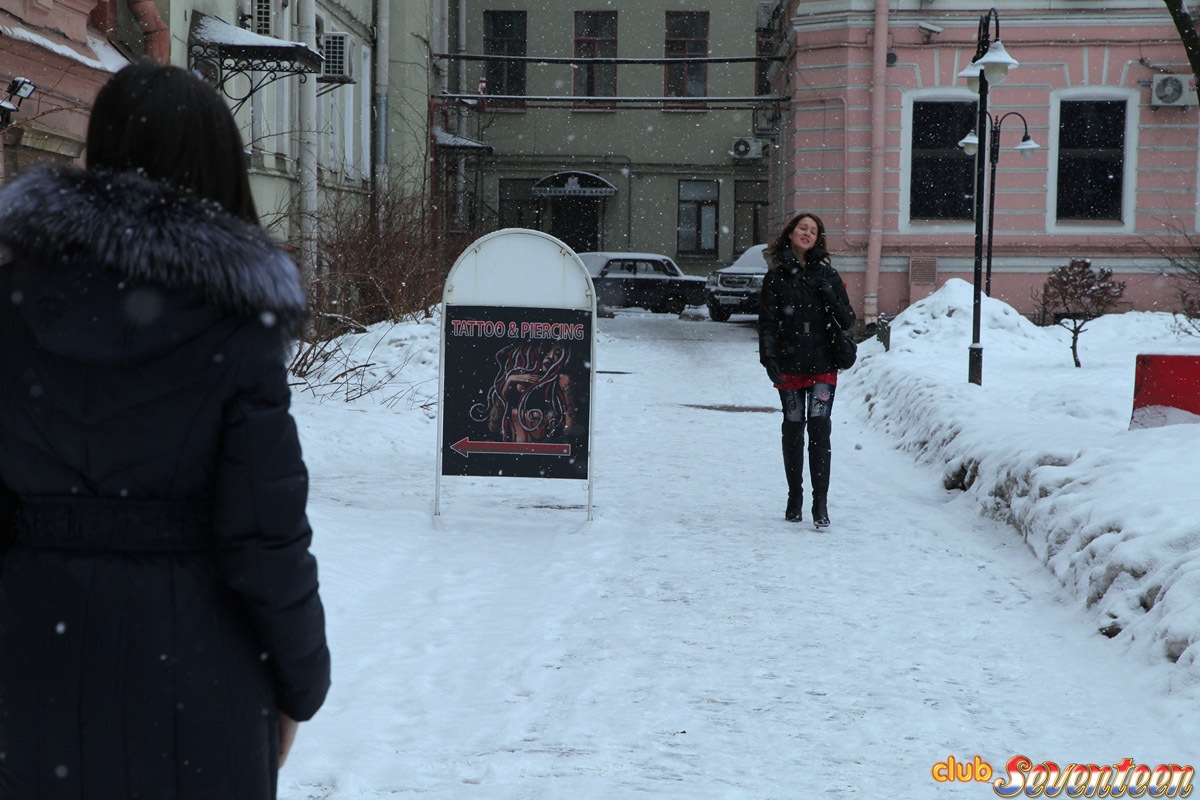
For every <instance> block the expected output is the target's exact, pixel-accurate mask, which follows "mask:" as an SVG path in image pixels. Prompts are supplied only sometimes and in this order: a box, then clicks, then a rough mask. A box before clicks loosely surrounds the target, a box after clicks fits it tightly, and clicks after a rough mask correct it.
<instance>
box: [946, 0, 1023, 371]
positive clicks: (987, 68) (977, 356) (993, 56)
mask: <svg viewBox="0 0 1200 800" xmlns="http://www.w3.org/2000/svg"><path fill="white" fill-rule="evenodd" d="M993 20H995V23H996V38H995V40H993V39H992V36H991V29H992V21H993ZM1015 66H1017V61H1016V59H1014V58H1013V57H1012V56H1010V55H1009V54H1008V51H1006V50H1005V49H1004V43H1003V42H1001V41H1000V15H999V14H997V13H996V9H994V8H992V9H989V10H988V12H987V13H986V14H984V15H982V16H981V17H980V18H979V37H978V40H977V42H976V45H975V57H974V58H972V59H971V63H970V65H968V66H967V68H966V69H964V70H963V71H962V72H960V73H958V77H960V78H965V79H966V81H967V86H968V87H969V88H971V89H972V90H973V91H974V90H975V89H976V87H978V91H979V116H978V119H977V122H976V125H975V130H976V132H977V134H978V136H977V140H976V142H975V148H976V149H975V273H974V283H975V291H974V297H973V306H972V315H971V347H970V349H969V350H968V351H967V380H969V381H970V382H971V383H974V384H976V385H982V384H983V345H982V344H981V343H980V341H979V332H980V318H981V311H982V303H983V298H982V291H983V235H984V234H983V201H982V199H981V197H980V193H981V190H982V189H983V185H984V180H985V176H986V174H987V162H988V158H989V148H988V142H989V141H991V142H992V143H993V148H998V146H999V141H1000V122H1001V121H1003V119H1004V117H1001V118H1000V119H999V120H998V121H996V122H995V123H994V125H995V127H994V129H992V128H989V123H990V122H991V119H992V117H991V115H990V114H989V113H988V109H987V104H988V86H989V85H990V84H996V85H999V84H1001V83H1003V82H1004V80H1005V78H1007V77H1008V71H1009V69H1011V68H1013V67H1015ZM1007 116H1008V115H1007V114H1006V115H1005V117H1007ZM1018 116H1019V115H1018ZM1021 119H1022V121H1023V120H1024V117H1022V118H1021ZM989 133H991V139H990V140H989V139H988V134H989ZM1025 135H1026V138H1028V135H1029V126H1028V125H1026V129H1025ZM969 138H970V137H968V139H964V140H963V142H960V143H959V144H960V145H963V147H964V149H966V146H967V145H968V144H969V141H968V140H969ZM1030 141H1031V142H1032V140H1030ZM1022 144H1024V140H1022ZM1034 146H1036V145H1034ZM1025 149H1026V150H1028V149H1030V148H1029V147H1026V148H1025ZM994 152H995V154H994V155H992V156H991V161H992V174H993V177H994V176H995V168H996V159H997V156H998V155H999V150H998V149H995V150H994ZM992 191H993V198H994V196H995V180H993V181H992ZM989 226H990V222H989ZM988 266H989V269H988V272H989V274H990V272H991V232H990V230H989V232H988ZM989 290H990V286H989Z"/></svg>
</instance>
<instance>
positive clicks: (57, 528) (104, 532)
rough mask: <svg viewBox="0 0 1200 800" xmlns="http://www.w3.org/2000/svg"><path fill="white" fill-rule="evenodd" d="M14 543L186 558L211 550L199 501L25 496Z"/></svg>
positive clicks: (204, 509) (205, 512)
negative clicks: (186, 553)
mask: <svg viewBox="0 0 1200 800" xmlns="http://www.w3.org/2000/svg"><path fill="white" fill-rule="evenodd" d="M15 527H16V541H17V543H18V544H21V545H25V546H26V547H35V548H44V549H52V550H101V551H115V552H130V553H182V552H189V551H199V550H209V549H211V548H212V534H211V525H210V521H209V514H208V509H207V506H206V505H205V504H203V503H202V502H200V501H189V500H140V499H127V498H107V497H22V498H21V499H20V500H19V501H18V504H17V510H16V526H15Z"/></svg>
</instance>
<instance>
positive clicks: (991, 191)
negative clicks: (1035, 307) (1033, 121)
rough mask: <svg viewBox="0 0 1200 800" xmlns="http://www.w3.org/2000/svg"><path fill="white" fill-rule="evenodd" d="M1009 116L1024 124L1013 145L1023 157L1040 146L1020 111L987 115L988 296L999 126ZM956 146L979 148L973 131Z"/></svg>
mask: <svg viewBox="0 0 1200 800" xmlns="http://www.w3.org/2000/svg"><path fill="white" fill-rule="evenodd" d="M1009 117H1016V118H1017V119H1019V120H1021V124H1022V125H1024V126H1025V132H1024V133H1023V134H1022V136H1021V143H1020V144H1019V145H1017V146H1016V147H1014V148H1013V149H1014V150H1016V151H1017V152H1019V153H1020V154H1021V156H1022V157H1023V158H1030V157H1031V156H1033V151H1034V150H1037V149H1038V147H1040V145H1039V144H1038V143H1037V142H1035V141H1034V140H1033V137H1032V136H1030V135H1029V122H1028V121H1027V120H1026V119H1025V116H1024V115H1023V114H1021V112H1019V111H1009V112H1007V113H1005V114H1003V115H1002V116H1000V117H999V118H997V119H993V118H992V115H991V114H988V115H987V121H988V124H989V137H988V140H987V141H988V161H989V162H990V164H991V173H990V175H989V178H988V205H987V207H988V220H987V260H986V264H985V267H984V286H983V293H984V294H985V295H987V296H988V297H991V295H992V237H993V235H994V232H995V229H996V164H997V163H998V162H999V161H1000V127H1001V125H1003V124H1004V120H1006V119H1008V118H1009ZM958 146H959V147H961V148H962V149H963V152H964V153H966V154H967V155H969V156H975V155H977V152H978V150H979V149H980V148H979V138H978V137H977V136H976V135H975V131H971V132H970V133H968V134H967V135H966V136H964V137H963V138H962V139H961V140H960V141H959V143H958Z"/></svg>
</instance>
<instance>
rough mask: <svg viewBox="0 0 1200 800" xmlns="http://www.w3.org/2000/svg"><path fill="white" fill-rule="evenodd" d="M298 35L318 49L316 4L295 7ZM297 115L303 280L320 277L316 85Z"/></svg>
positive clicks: (311, 83)
mask: <svg viewBox="0 0 1200 800" xmlns="http://www.w3.org/2000/svg"><path fill="white" fill-rule="evenodd" d="M296 18H297V19H296V22H297V31H296V32H297V33H298V34H299V35H300V42H301V43H302V44H305V45H307V46H308V47H309V48H311V49H312V50H314V51H315V50H316V49H317V7H316V0H299V2H297V3H296ZM299 90H300V91H299V102H298V104H297V105H298V107H297V111H298V113H299V117H300V137H299V138H300V142H299V144H300V152H299V153H298V154H297V158H296V166H297V168H298V172H299V178H300V192H299V196H298V198H297V203H296V211H297V215H298V216H299V217H300V231H299V233H300V270H301V273H302V274H303V275H304V277H305V278H306V279H308V280H312V279H313V278H315V277H317V82H316V81H315V80H307V81H304V82H303V83H301V84H300V86H299Z"/></svg>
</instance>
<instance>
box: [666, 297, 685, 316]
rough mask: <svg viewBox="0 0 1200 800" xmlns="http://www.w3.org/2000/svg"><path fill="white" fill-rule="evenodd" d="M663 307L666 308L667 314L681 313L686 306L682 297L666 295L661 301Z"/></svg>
mask: <svg viewBox="0 0 1200 800" xmlns="http://www.w3.org/2000/svg"><path fill="white" fill-rule="evenodd" d="M663 307H664V308H665V309H666V310H667V313H668V314H682V313H683V310H684V309H685V308H687V303H685V302H684V300H683V298H682V297H668V298H667V299H666V300H665V301H663Z"/></svg>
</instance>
